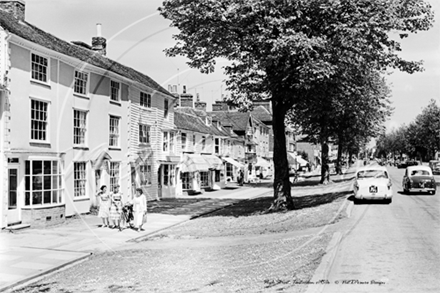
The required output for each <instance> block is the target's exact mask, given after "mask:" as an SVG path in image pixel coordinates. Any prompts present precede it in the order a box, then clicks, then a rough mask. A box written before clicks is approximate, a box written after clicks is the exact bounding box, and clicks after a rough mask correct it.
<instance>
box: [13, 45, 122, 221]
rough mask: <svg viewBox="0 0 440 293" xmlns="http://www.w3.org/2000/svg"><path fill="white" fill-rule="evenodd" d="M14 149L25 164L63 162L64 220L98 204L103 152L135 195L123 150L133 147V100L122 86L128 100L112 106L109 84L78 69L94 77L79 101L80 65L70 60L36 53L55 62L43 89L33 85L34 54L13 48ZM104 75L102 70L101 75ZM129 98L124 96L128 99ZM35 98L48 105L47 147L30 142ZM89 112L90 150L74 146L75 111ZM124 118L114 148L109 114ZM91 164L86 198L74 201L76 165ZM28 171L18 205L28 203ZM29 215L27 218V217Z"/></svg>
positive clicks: (94, 74) (90, 70)
mask: <svg viewBox="0 0 440 293" xmlns="http://www.w3.org/2000/svg"><path fill="white" fill-rule="evenodd" d="M10 49H11V64H12V69H11V71H10V73H9V76H10V79H11V110H10V114H11V121H10V128H11V150H12V152H13V155H14V156H18V157H20V162H23V161H24V160H25V159H26V158H28V157H29V155H33V156H44V157H48V158H59V159H61V160H62V161H63V162H64V166H63V168H64V182H63V183H64V202H65V216H71V215H74V214H77V213H86V212H88V211H89V208H90V205H91V204H94V203H95V202H96V200H95V194H96V188H95V180H94V170H93V169H92V166H91V160H95V159H96V158H97V156H98V155H99V154H100V153H101V152H102V151H108V153H109V154H110V156H111V157H112V160H113V161H119V162H121V172H120V174H121V176H122V179H121V182H120V184H121V191H122V192H123V193H124V194H127V193H128V191H129V190H130V187H129V186H128V184H127V183H128V182H127V180H126V177H124V176H123V174H127V173H128V170H129V168H128V167H129V164H128V159H127V156H126V155H125V154H124V153H123V150H127V148H128V133H129V132H128V120H127V113H128V102H127V101H128V98H127V97H126V96H127V92H128V91H127V89H126V87H125V89H124V87H123V90H122V93H123V94H122V95H123V99H122V100H121V102H120V103H111V102H110V97H109V96H110V79H109V77H103V74H102V73H99V72H95V71H96V69H94V68H91V67H90V68H89V67H86V68H78V69H81V70H85V71H86V72H88V73H89V94H88V96H86V97H84V96H79V95H77V94H74V93H73V88H72V86H73V77H74V70H75V66H74V65H73V64H69V63H70V62H69V61H65V60H63V61H60V60H59V59H55V58H50V57H48V56H49V55H48V53H50V52H46V51H44V50H43V49H41V50H43V51H39V49H37V51H35V53H36V54H39V55H42V56H46V57H48V58H49V60H50V64H49V65H50V82H49V83H48V84H43V83H39V82H35V81H31V80H30V56H31V55H30V53H31V51H30V50H29V49H26V48H25V47H24V46H22V45H21V44H20V45H16V44H11V45H10ZM98 71H99V70H98ZM124 93H125V94H124ZM30 97H32V98H35V99H41V100H44V101H47V102H48V103H49V105H50V106H49V124H48V127H49V131H48V132H49V136H50V138H49V141H48V143H31V142H30ZM74 109H78V110H84V111H88V112H87V133H86V145H85V146H84V147H80V148H78V147H74V145H73V111H74ZM110 114H111V115H116V116H119V117H121V120H120V147H119V148H113V149H109V115H110ZM74 161H79V162H86V166H87V171H86V173H87V179H88V182H87V190H86V196H85V197H83V198H73V162H74ZM23 174H24V170H23V169H21V170H20V174H19V178H20V179H21V181H20V186H19V200H20V201H21V202H23V190H24V186H23V185H24V182H23V176H22V175H23ZM23 215H24V214H23Z"/></svg>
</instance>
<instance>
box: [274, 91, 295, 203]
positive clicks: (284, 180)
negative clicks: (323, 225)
mask: <svg viewBox="0 0 440 293" xmlns="http://www.w3.org/2000/svg"><path fill="white" fill-rule="evenodd" d="M280 100H282V98H280V97H277V96H275V95H274V94H273V95H272V110H273V115H272V128H273V135H274V149H273V161H274V165H275V176H274V182H273V188H274V203H273V204H272V206H271V208H270V210H280V209H284V208H287V209H290V210H291V209H293V208H294V206H293V200H292V196H291V192H290V189H291V187H290V181H289V163H288V161H287V149H286V134H285V117H286V110H287V109H286V106H284V104H283V103H282V102H280Z"/></svg>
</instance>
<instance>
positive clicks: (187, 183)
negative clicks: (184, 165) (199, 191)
mask: <svg viewBox="0 0 440 293" xmlns="http://www.w3.org/2000/svg"><path fill="white" fill-rule="evenodd" d="M181 176H182V177H181V179H182V189H183V190H190V189H191V188H192V184H191V180H192V177H191V173H189V172H185V173H181Z"/></svg>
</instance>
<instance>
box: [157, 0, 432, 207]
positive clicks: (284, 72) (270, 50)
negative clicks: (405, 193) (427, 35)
mask: <svg viewBox="0 0 440 293" xmlns="http://www.w3.org/2000/svg"><path fill="white" fill-rule="evenodd" d="M160 11H161V14H162V15H163V16H164V17H165V18H167V19H169V20H171V26H174V27H176V28H178V29H179V33H178V34H176V35H174V38H175V40H176V41H177V42H176V44H175V46H174V47H172V48H169V49H167V50H166V53H167V55H168V56H177V55H183V56H186V57H188V58H189V62H188V64H189V66H191V67H194V68H198V69H200V71H201V72H204V73H210V72H213V71H214V68H215V64H216V58H219V57H223V58H226V59H228V60H230V61H231V65H228V66H226V67H225V72H226V74H227V75H228V76H229V80H228V81H227V85H228V89H229V90H230V91H231V93H232V94H231V99H233V100H234V102H235V103H236V104H239V105H240V106H241V107H243V108H246V107H248V106H250V105H251V104H252V100H254V99H261V97H262V96H263V97H264V98H266V99H269V100H270V101H271V103H272V111H273V122H272V125H273V133H274V163H275V177H274V205H273V207H274V208H275V209H278V208H281V207H287V208H289V209H292V208H293V200H292V197H291V187H290V182H289V174H288V170H289V169H288V161H287V151H286V138H285V130H284V128H285V117H286V113H287V111H288V110H289V109H291V108H292V107H294V105H295V104H297V103H304V102H305V101H307V100H308V99H310V100H313V99H312V98H313V96H312V94H315V93H319V96H320V97H321V98H326V96H325V94H324V92H323V90H324V89H325V88H327V86H328V85H330V83H331V82H328V80H329V79H330V80H332V81H334V79H332V77H333V76H334V75H335V74H337V73H340V72H341V70H338V69H340V68H341V67H344V66H345V65H346V64H347V63H349V64H357V65H363V66H360V67H359V68H362V69H364V68H376V69H381V70H382V69H385V68H386V67H388V66H391V67H394V68H399V69H400V70H403V71H406V72H415V71H418V70H420V68H421V67H420V65H421V64H420V62H408V61H405V60H403V59H402V58H400V57H399V56H398V54H397V52H398V51H399V50H400V45H399V43H398V42H397V41H395V40H392V39H391V37H390V32H391V31H397V32H399V33H400V36H401V37H406V36H407V33H415V32H417V31H419V30H426V29H429V28H430V27H431V23H432V19H433V15H432V11H431V7H430V6H429V5H428V4H427V3H426V2H424V1H408V0H395V1H391V2H390V1H389V0H376V1H358V0H343V1H330V0H256V1H248V0H222V1H217V0H166V1H164V2H163V7H161V8H160ZM352 68H354V67H352ZM317 89H319V90H317ZM311 104H314V103H311ZM329 104H331V102H330V103H329ZM326 113H328V114H331V113H330V112H328V111H326ZM321 133H322V136H321V140H322V143H324V142H326V137H328V136H327V130H326V127H325V126H323V127H322V131H321ZM324 151H325V150H324V149H323V153H324Z"/></svg>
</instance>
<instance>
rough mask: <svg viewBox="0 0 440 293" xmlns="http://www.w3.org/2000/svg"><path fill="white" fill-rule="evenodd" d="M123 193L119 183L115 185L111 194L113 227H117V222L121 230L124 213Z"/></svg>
mask: <svg viewBox="0 0 440 293" xmlns="http://www.w3.org/2000/svg"><path fill="white" fill-rule="evenodd" d="M123 206H124V205H123V203H122V194H121V193H120V192H119V185H116V186H115V187H114V191H113V193H112V195H111V206H110V219H111V220H112V222H113V226H112V228H116V223H118V226H117V227H118V229H119V231H122V229H121V214H122V207H123Z"/></svg>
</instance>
